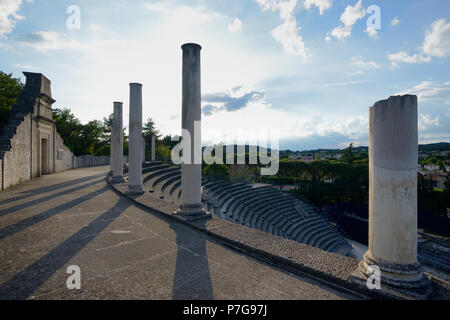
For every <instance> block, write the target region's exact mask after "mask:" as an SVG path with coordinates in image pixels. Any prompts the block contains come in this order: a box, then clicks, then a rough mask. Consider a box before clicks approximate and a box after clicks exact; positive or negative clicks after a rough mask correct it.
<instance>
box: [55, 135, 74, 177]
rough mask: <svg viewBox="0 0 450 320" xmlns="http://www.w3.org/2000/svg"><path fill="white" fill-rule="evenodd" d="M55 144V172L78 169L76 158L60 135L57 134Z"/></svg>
mask: <svg viewBox="0 0 450 320" xmlns="http://www.w3.org/2000/svg"><path fill="white" fill-rule="evenodd" d="M55 144H56V146H55V147H56V159H55V171H56V172H60V171H65V170H69V169H74V168H76V166H75V159H76V157H75V156H74V155H73V153H72V152H71V151H70V149H69V148H67V147H66V146H65V145H64V141H63V139H62V138H61V136H60V135H59V133H56V138H55Z"/></svg>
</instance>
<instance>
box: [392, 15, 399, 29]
mask: <svg viewBox="0 0 450 320" xmlns="http://www.w3.org/2000/svg"><path fill="white" fill-rule="evenodd" d="M399 23H400V19H399V18H398V17H395V18H394V19H392V20H391V26H393V27H395V26H398V24H399Z"/></svg>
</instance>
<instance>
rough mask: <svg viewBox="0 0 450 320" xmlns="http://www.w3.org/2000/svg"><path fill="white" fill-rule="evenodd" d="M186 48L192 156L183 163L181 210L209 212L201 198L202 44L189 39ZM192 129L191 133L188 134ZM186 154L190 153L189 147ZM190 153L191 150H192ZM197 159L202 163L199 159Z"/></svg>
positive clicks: (185, 109) (186, 120)
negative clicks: (189, 41) (204, 207)
mask: <svg viewBox="0 0 450 320" xmlns="http://www.w3.org/2000/svg"><path fill="white" fill-rule="evenodd" d="M181 48H182V49H183V81H182V85H183V92H182V117H181V127H182V129H183V141H187V139H190V148H191V150H190V159H187V158H188V157H184V156H183V163H182V165H181V189H182V200H181V205H180V214H181V215H183V216H185V217H189V216H195V215H202V214H204V213H205V211H204V210H203V206H202V202H201V200H202V199H201V154H202V150H201V143H199V141H201V132H200V121H201V75H200V50H201V47H200V46H199V45H198V44H194V43H187V44H184V45H183V46H182V47H181ZM186 132H189V134H186ZM183 152H184V155H186V153H185V151H183ZM188 153H189V152H188ZM195 161H197V162H198V163H195Z"/></svg>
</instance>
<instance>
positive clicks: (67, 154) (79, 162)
mask: <svg viewBox="0 0 450 320" xmlns="http://www.w3.org/2000/svg"><path fill="white" fill-rule="evenodd" d="M24 75H25V76H26V78H27V80H26V84H25V87H24V89H23V90H22V91H21V92H20V94H19V97H18V99H17V103H16V104H15V105H14V106H13V107H12V110H11V114H10V117H9V120H8V123H7V124H6V125H5V126H4V127H3V128H2V130H1V132H0V166H1V169H0V187H1V190H4V189H6V188H9V187H11V186H13V185H15V184H18V183H21V182H23V181H26V180H30V179H33V178H35V177H39V176H41V175H45V174H51V173H55V172H60V171H64V170H68V169H74V168H82V167H91V166H101V165H109V163H110V156H101V157H95V156H83V157H75V156H74V155H73V153H72V152H71V151H70V150H69V148H67V147H66V146H65V145H64V141H63V139H62V138H61V136H60V135H59V134H58V132H57V131H56V126H55V123H54V121H53V118H52V105H53V103H54V102H55V100H54V99H53V98H52V96H51V83H50V80H49V79H47V78H46V77H45V76H44V75H43V74H41V73H30V72H24ZM126 162H127V157H125V163H126Z"/></svg>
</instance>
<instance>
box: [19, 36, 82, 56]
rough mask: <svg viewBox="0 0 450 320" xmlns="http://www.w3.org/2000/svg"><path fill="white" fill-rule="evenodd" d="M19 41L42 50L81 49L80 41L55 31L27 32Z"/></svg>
mask: <svg viewBox="0 0 450 320" xmlns="http://www.w3.org/2000/svg"><path fill="white" fill-rule="evenodd" d="M19 43H20V44H21V45H23V46H27V47H31V48H34V49H36V50H38V51H41V52H48V51H55V50H61V49H79V48H80V47H81V46H80V43H79V42H77V41H76V40H73V39H69V38H66V37H65V36H62V35H60V34H58V33H56V32H54V31H36V32H31V33H28V34H26V35H25V36H24V37H23V38H22V39H21V40H19Z"/></svg>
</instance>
